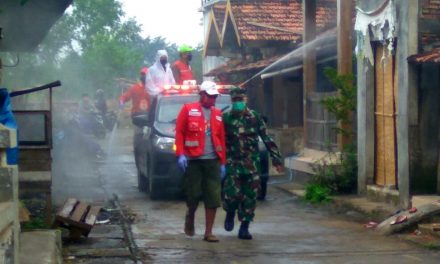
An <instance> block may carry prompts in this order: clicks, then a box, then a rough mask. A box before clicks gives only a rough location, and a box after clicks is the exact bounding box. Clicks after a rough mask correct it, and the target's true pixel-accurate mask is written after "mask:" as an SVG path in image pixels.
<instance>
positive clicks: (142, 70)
mask: <svg viewBox="0 0 440 264" xmlns="http://www.w3.org/2000/svg"><path fill="white" fill-rule="evenodd" d="M147 72H148V68H147V67H143V68H142V69H141V72H140V73H145V74H147Z"/></svg>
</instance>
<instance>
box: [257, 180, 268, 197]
mask: <svg viewBox="0 0 440 264" xmlns="http://www.w3.org/2000/svg"><path fill="white" fill-rule="evenodd" d="M267 180H268V178H267V177H264V176H263V177H261V178H260V183H261V189H260V193H259V194H258V196H257V200H258V201H264V200H265V199H266V193H267Z"/></svg>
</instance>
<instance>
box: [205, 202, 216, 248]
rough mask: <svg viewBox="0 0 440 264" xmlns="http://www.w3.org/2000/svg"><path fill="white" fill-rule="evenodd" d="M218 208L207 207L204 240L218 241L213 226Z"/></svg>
mask: <svg viewBox="0 0 440 264" xmlns="http://www.w3.org/2000/svg"><path fill="white" fill-rule="evenodd" d="M216 212H217V208H205V237H204V240H206V241H208V242H218V238H217V237H216V236H214V235H213V234H212V227H213V226H214V220H215V214H216Z"/></svg>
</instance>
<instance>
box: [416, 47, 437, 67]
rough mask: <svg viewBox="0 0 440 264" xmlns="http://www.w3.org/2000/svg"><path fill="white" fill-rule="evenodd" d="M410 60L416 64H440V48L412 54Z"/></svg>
mask: <svg viewBox="0 0 440 264" xmlns="http://www.w3.org/2000/svg"><path fill="white" fill-rule="evenodd" d="M408 61H409V62H413V63H416V64H423V63H436V64H440V48H435V49H433V50H431V51H429V52H425V53H422V54H417V55H412V56H410V57H408Z"/></svg>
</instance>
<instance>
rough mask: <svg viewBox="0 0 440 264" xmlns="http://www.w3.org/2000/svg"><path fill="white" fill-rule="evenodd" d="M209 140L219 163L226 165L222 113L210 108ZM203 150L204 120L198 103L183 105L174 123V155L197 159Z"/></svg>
mask: <svg viewBox="0 0 440 264" xmlns="http://www.w3.org/2000/svg"><path fill="white" fill-rule="evenodd" d="M210 125H211V139H212V144H213V148H214V151H215V152H216V153H217V155H218V157H219V159H220V163H221V164H226V149H225V131H224V128H223V121H222V112H221V111H220V110H219V109H217V108H215V107H211V120H210ZM204 148H205V118H204V117H203V112H202V107H201V105H200V103H199V102H196V103H189V104H185V105H183V107H182V110H180V113H179V115H178V117H177V121H176V155H177V156H180V155H182V154H184V155H187V156H188V157H192V158H197V157H199V156H201V155H203V150H204Z"/></svg>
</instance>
